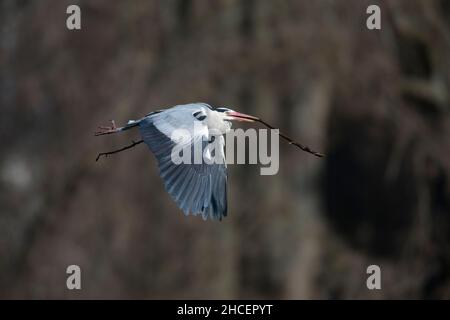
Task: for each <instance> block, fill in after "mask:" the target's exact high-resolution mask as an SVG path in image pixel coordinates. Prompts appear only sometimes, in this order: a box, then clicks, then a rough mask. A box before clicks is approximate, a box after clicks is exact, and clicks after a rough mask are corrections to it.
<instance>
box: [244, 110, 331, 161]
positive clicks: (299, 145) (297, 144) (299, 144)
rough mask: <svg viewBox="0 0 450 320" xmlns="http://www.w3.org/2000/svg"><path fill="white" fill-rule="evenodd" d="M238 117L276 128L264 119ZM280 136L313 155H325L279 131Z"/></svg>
mask: <svg viewBox="0 0 450 320" xmlns="http://www.w3.org/2000/svg"><path fill="white" fill-rule="evenodd" d="M238 118H243V119H249V120H253V121H257V122H259V123H262V124H263V125H265V126H266V127H268V128H270V129H276V128H275V127H273V126H271V125H270V124H268V123H267V122H265V121H264V120H261V119H260V118H257V117H242V116H240V117H238ZM279 135H280V137H282V138H283V139H285V140H286V141H287V142H289V144H292V145H294V146H296V147H298V148H300V149H302V150H303V151H306V152H308V153H311V154H313V155H315V156H316V157H320V158H321V157H323V156H325V155H324V154H323V153H320V152H317V151H314V150H311V149H310V148H309V147H308V146H305V145H303V144H301V143H299V142H295V141H294V140H292V139H291V138H289V137H288V136H287V135H285V134H283V133H281V132H279Z"/></svg>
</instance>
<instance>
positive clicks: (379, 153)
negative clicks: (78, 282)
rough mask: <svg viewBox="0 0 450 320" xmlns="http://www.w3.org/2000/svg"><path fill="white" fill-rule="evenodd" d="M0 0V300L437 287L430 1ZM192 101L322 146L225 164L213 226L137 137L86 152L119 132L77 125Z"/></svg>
mask: <svg viewBox="0 0 450 320" xmlns="http://www.w3.org/2000/svg"><path fill="white" fill-rule="evenodd" d="M70 4H78V5H79V6H80V8H81V26H82V29H81V30H79V31H69V30H68V29H67V28H66V18H67V17H68V15H67V14H66V8H67V6H68V5H70ZM371 4H377V5H379V6H380V7H381V17H382V29H381V31H377V30H374V31H371V30H368V29H367V28H366V19H367V17H368V14H366V9H367V7H368V6H369V5H371ZM0 6H1V9H0V28H1V37H0V70H1V71H0V110H1V116H0V137H1V142H2V147H1V152H0V298H62V299H76V298H106V299H110V298H126V299H128V298H144V299H151V298H191V299H197V298H208V299H217V298H223V299H228V298H252V299H259V298H274V299H310V298H319V299H366V298H367V299H398V298H406V299H413V298H418V299H422V298H424V299H429V298H447V299H448V298H450V180H449V179H450V122H449V120H450V119H449V111H450V105H449V81H450V80H449V74H450V73H449V71H450V32H449V31H450V2H449V1H445V0H401V1H400V0H399V1H394V0H392V1H381V0H379V1H378V0H370V1H361V0H352V1H344V0H339V1H328V0H320V1H306V0H305V1H301V0H296V1H294V0H292V1H288V0H275V1H254V0H246V1H237V0H217V1H206V0H205V1H194V0H168V1H144V0H142V1H137V0H133V1H114V2H113V1H107V0H95V1H94V0H92V1H88V0H85V1H75V0H71V1H59V0H58V1H56V0H42V1H26V0H21V1H16V0H3V1H1V5H0ZM197 101H203V102H207V103H210V104H212V105H219V106H227V107H230V108H233V109H236V110H238V111H241V112H245V113H250V114H254V115H257V116H260V117H261V118H263V119H265V120H267V121H268V122H270V123H272V124H273V125H275V126H277V127H280V128H282V129H283V131H284V132H286V133H288V134H290V135H291V136H293V137H296V138H297V139H298V140H299V141H301V142H303V143H305V144H307V145H309V146H311V147H312V148H313V149H316V150H319V151H323V152H325V153H326V154H327V156H326V158H324V159H318V158H316V157H313V156H311V155H309V154H306V153H303V152H299V151H298V150H297V149H295V148H293V147H291V146H289V145H287V144H285V143H283V142H280V152H281V154H280V171H279V173H278V175H276V176H261V175H259V169H260V168H259V166H258V165H234V166H229V216H228V217H227V218H225V219H224V220H223V221H222V222H217V221H207V222H204V221H203V220H202V219H201V218H200V217H192V216H189V217H184V216H183V214H182V213H181V211H180V210H179V209H178V208H177V206H176V205H175V203H174V202H173V201H172V200H171V198H170V196H169V195H168V194H167V193H166V192H165V190H164V187H163V184H162V182H161V180H160V178H159V176H158V170H157V166H156V161H155V159H154V157H153V156H152V154H151V153H150V152H149V151H148V149H147V148H146V146H145V145H140V146H139V147H136V148H134V149H133V150H131V151H128V152H126V153H122V154H120V155H116V156H113V157H109V158H108V159H103V161H100V162H97V163H96V162H95V157H96V155H97V153H98V152H102V151H108V150H111V149H114V148H117V147H121V146H123V145H126V144H129V143H130V141H131V139H133V138H137V137H138V132H137V131H134V132H133V130H130V131H129V132H127V133H124V134H122V135H117V136H115V135H113V136H106V137H94V136H93V132H94V131H95V129H96V127H97V125H100V124H108V120H109V119H115V120H116V122H117V124H118V125H121V124H124V123H125V122H126V121H128V120H129V119H136V118H138V117H141V116H143V115H145V114H146V113H148V112H150V111H153V110H157V109H160V108H164V107H169V106H173V105H177V104H183V103H189V102H197ZM238 127H242V128H247V126H246V125H242V126H241V125H239V126H238ZM71 264H76V265H79V266H80V267H81V272H82V290H80V291H76V290H75V291H69V290H67V289H66V278H67V274H66V268H67V266H68V265H71ZM371 264H377V265H379V266H380V267H381V271H382V290H373V291H370V290H368V289H367V287H366V279H367V277H368V275H367V274H366V269H367V267H368V266H369V265H371Z"/></svg>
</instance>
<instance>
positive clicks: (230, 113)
mask: <svg viewBox="0 0 450 320" xmlns="http://www.w3.org/2000/svg"><path fill="white" fill-rule="evenodd" d="M214 111H216V112H218V113H219V114H222V117H223V120H225V121H245V122H255V121H256V120H258V118H256V117H254V116H251V115H248V114H245V113H240V112H237V111H234V110H231V109H229V108H223V107H219V108H215V109H214Z"/></svg>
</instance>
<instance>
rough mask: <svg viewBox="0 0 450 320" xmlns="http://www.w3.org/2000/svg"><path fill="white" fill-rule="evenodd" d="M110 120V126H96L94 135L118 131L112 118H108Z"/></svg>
mask: <svg viewBox="0 0 450 320" xmlns="http://www.w3.org/2000/svg"><path fill="white" fill-rule="evenodd" d="M110 121H111V126H110V127H106V126H98V127H97V129H98V131H96V132H95V133H94V135H96V136H101V135H103V134H111V133H115V132H117V131H119V130H118V128H117V127H116V123H115V122H114V120H110Z"/></svg>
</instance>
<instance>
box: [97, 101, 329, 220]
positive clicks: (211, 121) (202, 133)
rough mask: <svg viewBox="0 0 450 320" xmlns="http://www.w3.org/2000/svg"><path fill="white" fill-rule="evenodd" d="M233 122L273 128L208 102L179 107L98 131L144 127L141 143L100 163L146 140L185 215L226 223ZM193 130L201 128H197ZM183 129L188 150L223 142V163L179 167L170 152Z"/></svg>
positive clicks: (221, 152) (169, 191)
mask: <svg viewBox="0 0 450 320" xmlns="http://www.w3.org/2000/svg"><path fill="white" fill-rule="evenodd" d="M230 121H246V122H260V123H262V124H264V125H266V126H267V127H269V128H271V129H274V127H272V126H271V125H269V124H268V123H266V122H264V121H263V120H261V119H260V118H257V117H254V116H250V115H247V114H243V113H239V112H236V111H233V110H231V109H228V108H221V107H217V108H213V107H211V106H210V105H208V104H206V103H191V104H185V105H178V106H174V107H172V108H169V109H164V110H158V111H154V112H151V113H149V114H147V115H146V116H145V117H143V118H141V119H139V120H130V121H128V123H127V124H126V125H125V126H123V127H120V128H119V127H116V125H115V123H114V121H113V120H111V126H108V127H105V126H100V127H98V129H99V131H97V132H96V133H95V135H96V136H99V135H105V134H112V133H117V132H122V131H125V130H128V129H131V128H134V127H139V131H140V134H141V136H142V140H139V141H133V143H132V144H131V145H128V146H126V147H123V148H121V149H118V150H114V151H110V152H103V153H100V154H99V155H98V156H97V159H96V160H97V161H98V160H99V159H100V157H102V156H105V157H106V156H108V155H111V154H115V153H118V152H121V151H124V150H127V149H130V148H133V147H135V146H136V145H138V144H140V143H142V142H145V144H147V146H148V147H149V149H150V150H151V151H152V153H153V154H154V155H155V157H156V159H157V161H158V166H159V173H160V176H161V178H162V180H163V181H164V186H165V189H166V190H167V192H168V193H169V194H170V195H171V197H172V198H173V199H174V200H175V202H176V203H177V205H178V207H179V208H180V209H181V210H182V211H183V212H184V213H185V214H186V215H188V214H189V213H192V214H193V215H197V214H201V215H202V217H203V219H204V220H206V219H208V217H209V218H211V219H216V220H217V219H218V220H222V218H223V217H225V216H226V215H227V168H226V163H225V152H224V146H225V139H224V137H223V135H224V134H226V133H227V132H228V131H229V130H230V129H231V122H230ZM194 127H196V128H197V130H194ZM198 128H199V129H198ZM180 129H182V130H187V132H189V133H190V138H189V139H188V140H187V141H185V142H184V143H185V145H186V146H187V147H192V146H194V145H195V144H196V143H200V145H201V148H202V151H203V150H204V149H205V148H207V147H208V145H209V144H210V143H211V142H212V141H216V143H218V144H219V152H218V154H217V152H216V154H215V157H219V158H222V159H219V160H222V161H215V162H212V163H206V162H203V163H200V164H198V163H194V164H192V163H179V164H176V163H174V162H173V160H172V157H171V154H172V150H173V148H174V147H175V145H176V143H177V142H176V141H174V140H173V133H174V131H176V130H180ZM279 135H280V136H281V137H282V138H284V139H285V140H287V141H288V142H289V143H290V144H293V145H295V146H297V147H298V148H300V149H302V150H303V151H306V152H309V153H311V154H313V155H315V156H318V157H322V156H323V155H322V154H321V153H318V152H315V151H313V150H311V149H310V148H308V147H307V146H304V145H302V144H300V143H298V142H295V141H293V140H292V139H291V138H289V137H288V136H286V135H284V134H282V133H279ZM216 139H217V140H216Z"/></svg>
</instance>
